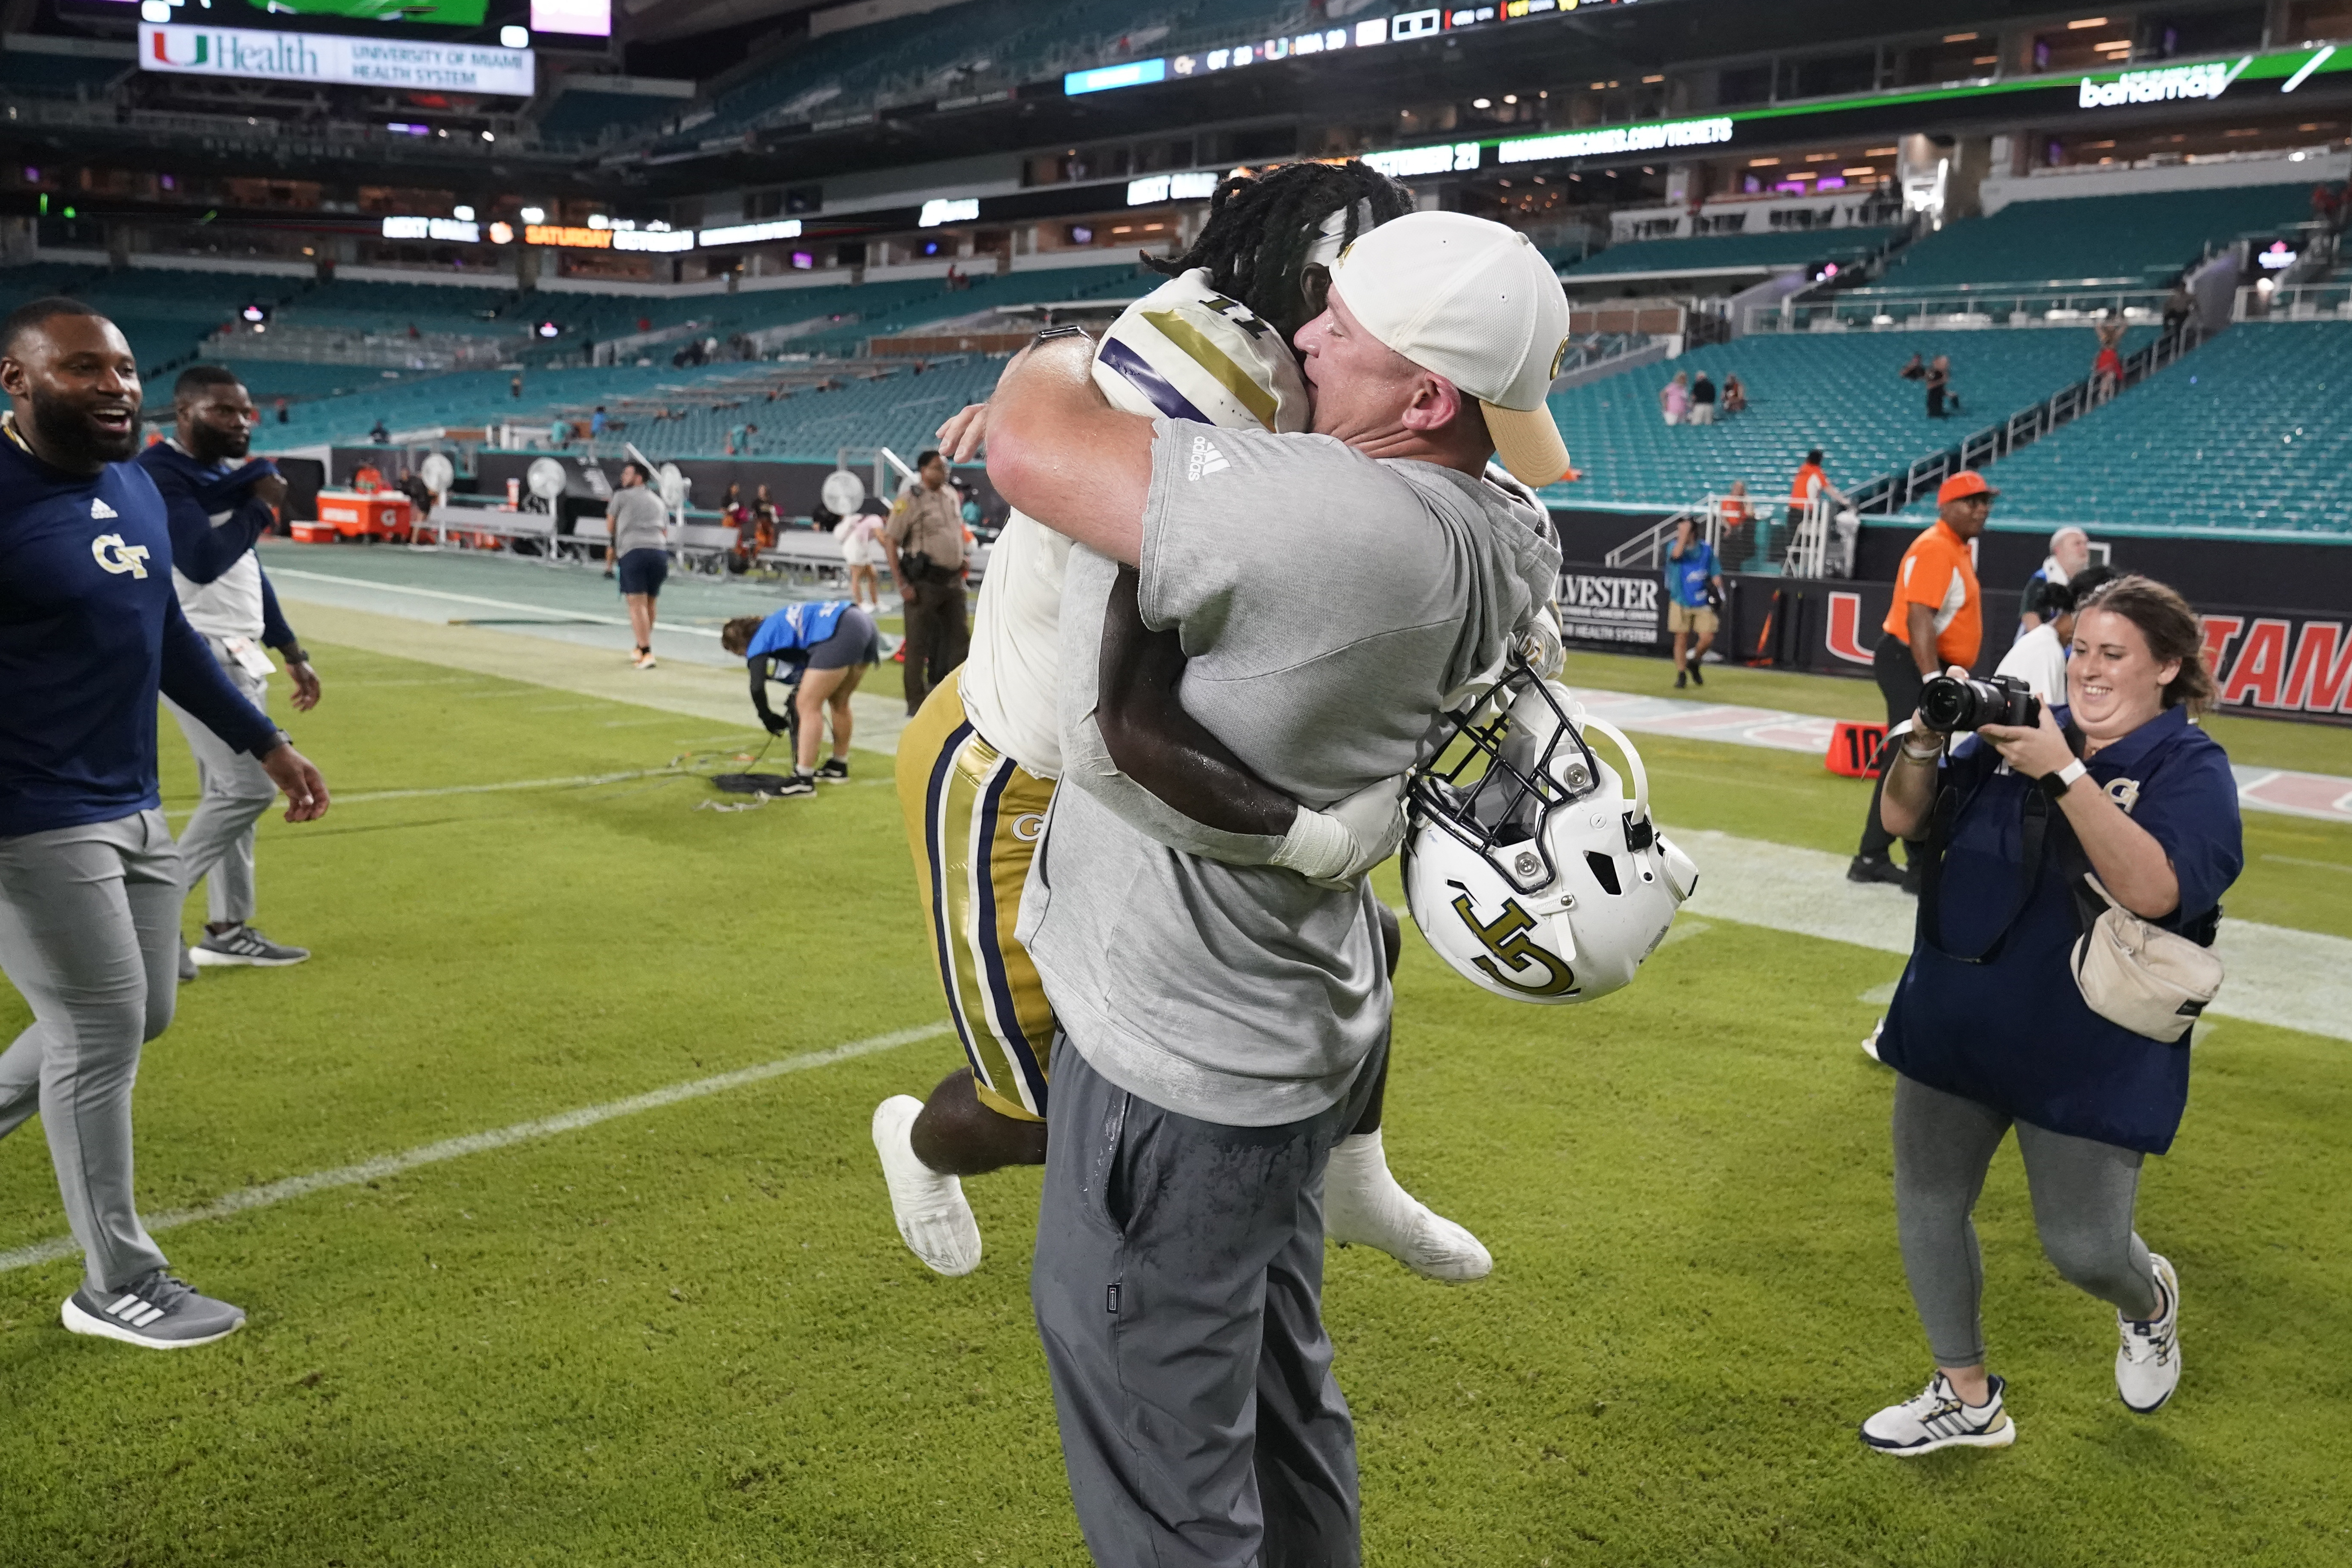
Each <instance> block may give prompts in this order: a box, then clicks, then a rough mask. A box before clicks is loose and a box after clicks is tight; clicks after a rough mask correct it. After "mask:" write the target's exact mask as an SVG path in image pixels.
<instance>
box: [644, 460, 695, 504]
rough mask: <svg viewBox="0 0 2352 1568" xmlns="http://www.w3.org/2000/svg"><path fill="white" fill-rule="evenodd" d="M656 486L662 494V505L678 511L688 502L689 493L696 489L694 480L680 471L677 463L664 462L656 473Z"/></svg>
mask: <svg viewBox="0 0 2352 1568" xmlns="http://www.w3.org/2000/svg"><path fill="white" fill-rule="evenodd" d="M654 488H655V489H656V490H657V491H658V492H659V493H660V495H661V499H662V505H664V506H666V507H667V508H669V510H672V511H676V510H678V509H679V508H680V507H682V506H684V505H685V504H686V498H687V495H688V492H689V491H691V490H692V489H694V481H693V480H692V479H688V478H687V477H686V476H685V475H684V474H682V473H680V472H678V468H677V464H676V463H664V464H663V465H662V466H661V468H659V469H658V470H656V472H655V474H654Z"/></svg>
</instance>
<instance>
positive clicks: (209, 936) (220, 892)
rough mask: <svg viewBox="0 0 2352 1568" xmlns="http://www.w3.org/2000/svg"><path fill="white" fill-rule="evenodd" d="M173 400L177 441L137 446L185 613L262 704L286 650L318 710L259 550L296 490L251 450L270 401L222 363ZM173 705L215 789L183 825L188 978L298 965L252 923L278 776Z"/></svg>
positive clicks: (301, 692)
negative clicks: (195, 893)
mask: <svg viewBox="0 0 2352 1568" xmlns="http://www.w3.org/2000/svg"><path fill="white" fill-rule="evenodd" d="M172 405H173V414H174V416H175V419H174V423H173V430H172V438H171V439H170V440H168V441H158V442H156V443H155V444H154V445H152V446H151V447H148V448H147V449H146V450H145V451H143V452H142V453H140V454H139V466H140V467H141V468H144V469H146V470H147V477H148V478H149V479H152V480H154V481H155V489H156V490H157V491H158V492H159V493H160V494H161V495H162V496H163V507H164V512H165V516H166V517H167V518H168V520H169V521H170V524H171V529H172V586H173V590H174V591H175V592H176V593H177V595H178V596H179V600H180V610H181V613H182V614H183V615H184V616H187V618H188V625H189V626H193V627H194V628H195V632H196V635H197V636H198V637H202V638H204V639H205V647H209V648H210V649H211V650H212V655H213V658H214V659H215V661H216V662H217V663H218V664H219V665H220V667H221V673H222V674H224V675H226V677H227V678H228V679H229V683H230V684H231V685H233V686H235V687H236V689H237V690H238V691H239V692H241V693H242V694H243V695H244V697H245V700H247V701H248V702H250V703H252V704H253V705H254V706H255V707H256V708H258V709H260V710H262V711H263V712H265V713H267V712H268V710H269V676H270V666H269V659H268V656H267V655H265V654H264V653H263V652H262V651H261V650H262V648H264V647H273V648H276V649H278V654H279V657H280V658H284V659H285V661H286V674H287V676H288V678H289V679H291V680H292V681H293V682H294V710H295V711H296V712H298V713H307V712H309V711H310V710H311V709H312V708H314V707H316V706H317V705H318V701H319V677H318V674H317V672H316V671H314V670H313V669H312V668H310V655H309V654H307V653H305V652H303V651H302V645H301V644H300V643H299V642H298V641H296V640H295V637H294V628H293V627H291V626H288V625H287V624H286V617H285V616H284V615H282V614H281V613H280V612H279V611H278V595H277V594H276V593H275V592H274V591H273V590H272V589H271V588H270V586H269V578H268V574H265V573H264V572H263V571H262V570H261V558H260V557H259V556H257V555H256V554H255V553H254V552H253V546H254V542H255V541H256V540H257V539H259V538H260V537H261V536H262V535H263V534H264V533H266V532H267V531H268V530H269V528H270V525H271V524H272V523H274V522H276V521H277V520H278V513H277V510H276V509H277V508H278V506H280V505H282V504H283V503H284V502H285V500H286V481H285V479H282V478H281V477H279V475H278V465H276V464H275V463H272V462H271V461H269V459H268V458H257V459H254V460H252V461H247V456H248V454H249V453H250V452H251V451H252V449H253V427H254V426H256V425H258V424H259V423H260V422H261V414H260V411H259V410H258V409H257V408H255V407H254V405H253V398H252V397H251V396H250V395H248V394H247V392H246V390H245V384H244V383H242V382H240V381H238V380H237V378H236V372H234V371H231V370H228V369H226V368H225V367H224V366H221V365H216V364H196V365H190V366H189V367H188V368H187V369H186V370H184V371H182V372H181V373H180V379H179V380H178V381H177V382H175V383H174V384H173V387H172ZM164 703H165V706H167V707H169V708H170V709H171V710H172V717H173V718H174V719H176V720H178V721H179V723H180V732H181V733H182V734H184V735H185V736H186V737H187V738H188V750H189V751H191V752H194V753H195V759H196V776H197V777H198V779H199V780H201V781H202V784H203V790H204V793H203V796H202V798H201V799H199V800H198V801H197V802H196V810H195V815H194V816H191V817H189V818H188V825H187V826H186V827H185V828H184V829H183V830H182V831H181V834H180V858H181V861H182V868H181V876H182V877H183V878H184V879H185V880H186V883H187V885H188V887H189V888H190V889H194V887H195V885H196V884H197V883H198V882H202V883H204V884H205V917H206V918H205V934H204V936H203V938H202V939H201V940H200V941H198V942H197V943H196V945H195V946H194V948H191V949H188V950H186V951H185V952H184V953H183V955H182V959H181V964H180V978H181V979H182V980H193V979H194V978H195V973H196V967H197V966H198V965H200V964H205V965H209V964H257V965H260V966H262V967H265V968H276V967H280V966H283V965H285V964H289V963H301V962H302V961H303V960H304V959H306V958H308V957H310V950H309V949H307V948H300V947H289V946H288V945H286V944H285V943H284V942H272V941H270V940H269V939H268V937H266V936H264V935H262V934H261V932H260V931H257V930H256V929H255V927H254V924H253V917H254V913H255V907H256V906H255V894H254V886H253V825H254V824H255V823H257V822H258V821H259V820H260V819H261V814H262V813H263V812H265V811H267V810H268V809H269V803H270V802H271V801H272V800H275V799H276V798H277V796H278V786H277V785H276V784H273V783H272V782H271V781H270V777H269V775H268V773H264V772H263V771H262V768H261V763H260V762H259V761H258V760H257V758H255V757H254V756H252V755H251V754H249V753H247V752H243V751H240V750H239V749H237V747H236V746H235V745H234V744H232V743H231V742H228V741H226V740H223V739H222V738H221V737H220V736H218V735H215V733H213V731H212V730H211V728H210V727H209V726H207V725H206V724H205V721H203V720H201V719H199V718H197V717H196V716H195V715H194V713H191V712H189V711H188V710H186V709H185V708H183V707H181V706H180V705H179V704H178V703H176V702H173V701H172V700H171V699H169V698H165V699H164Z"/></svg>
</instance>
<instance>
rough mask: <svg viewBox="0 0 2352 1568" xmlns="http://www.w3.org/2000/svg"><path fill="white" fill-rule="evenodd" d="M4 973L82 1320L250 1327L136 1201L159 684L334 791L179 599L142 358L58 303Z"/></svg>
mask: <svg viewBox="0 0 2352 1568" xmlns="http://www.w3.org/2000/svg"><path fill="white" fill-rule="evenodd" d="M0 388H5V390H6V392H7V395H8V403H9V412H8V415H7V417H6V420H5V426H0V437H5V438H0V690H5V691H6V692H7V694H8V700H7V702H6V703H5V704H0V971H5V973H6V974H7V976H8V979H9V980H10V981H11V982H12V983H14V984H15V985H16V989H17V990H18V991H19V992H21V993H23V994H24V997H25V1000H26V1003H27V1004H28V1005H30V1006H31V1008H32V1010H33V1024H32V1026H31V1027H30V1028H28V1029H26V1031H25V1032H24V1033H23V1034H21V1035H19V1036H17V1037H16V1043H15V1044H13V1045H11V1046H10V1047H8V1048H7V1050H6V1052H5V1053H0V1135H5V1134H6V1133H8V1132H12V1131H16V1129H17V1128H18V1127H21V1126H23V1125H24V1124H25V1122H26V1120H27V1119H28V1118H30V1117H31V1116H32V1114H33V1113H34V1112H35V1111H36V1110H37V1111H39V1112H40V1113H41V1126H42V1129H43V1131H46V1132H47V1134H48V1140H49V1153H50V1157H51V1159H52V1160H53V1161H54V1162H55V1163H56V1166H57V1172H58V1191H59V1194H61V1195H62V1197H63V1198H64V1200H65V1209H66V1219H67V1222H68V1224H69V1225H70V1226H72V1229H73V1234H74V1239H75V1240H76V1241H78V1242H79V1243H80V1244H81V1248H82V1255H83V1258H84V1259H85V1262H84V1273H83V1283H82V1287H81V1289H79V1290H76V1291H75V1292H74V1293H73V1295H72V1296H71V1297H69V1298H68V1300H67V1301H66V1303H65V1305H64V1307H63V1308H62V1309H61V1311H60V1316H62V1317H63V1319H64V1320H65V1326H66V1327H67V1328H68V1330H70V1331H73V1332H75V1333H78V1334H96V1335H100V1336H102V1337H104V1338H107V1339H115V1340H122V1341H125V1342H129V1343H131V1344H136V1345H145V1346H147V1347H149V1348H151V1349H154V1350H174V1349H178V1348H180V1347H183V1346H186V1345H197V1344H205V1343H207V1342H210V1341H213V1340H216V1339H219V1338H221V1337H222V1336H223V1335H225V1334H227V1333H230V1332H232V1331H235V1330H236V1326H237V1325H238V1324H240V1323H242V1322H244V1321H245V1312H244V1310H243V1309H241V1308H237V1307H233V1306H231V1305H229V1304H228V1303H227V1302H226V1301H217V1300H213V1299H212V1298H210V1297H208V1296H200V1295H198V1294H197V1293H196V1292H195V1291H194V1290H193V1289H190V1288H189V1287H188V1285H187V1284H186V1283H185V1282H184V1281H183V1280H180V1279H174V1278H173V1277H172V1276H171V1275H170V1274H168V1273H166V1272H165V1271H164V1258H163V1253H162V1252H161V1251H159V1250H158V1249H157V1248H156V1246H155V1244H154V1242H152V1240H150V1239H149V1238H148V1236H147V1230H146V1227H145V1226H142V1225H141V1224H140V1223H139V1211H138V1206H137V1205H136V1204H135V1203H134V1202H133V1200H132V1196H131V1083H132V1081H133V1080H134V1079H136V1078H137V1077H138V1073H139V1049H140V1047H141V1046H142V1044H143V1043H144V1042H146V1041H148V1040H152V1039H153V1038H154V1037H156V1036H158V1035H160V1034H162V1033H163V1031H164V1029H165V1028H166V1027H168V1026H170V1024H171V1022H172V1005H173V1000H174V996H175V993H176V988H177V975H178V970H179V957H180V904H181V900H182V887H181V882H180V855H179V851H178V850H177V849H176V848H175V847H173V843H172V835H171V830H170V829H169V828H167V827H166V826H164V823H163V803H162V797H161V795H159V794H158V792H157V789H156V784H155V693H156V689H157V687H158V685H159V684H160V685H161V687H162V689H163V690H165V691H167V692H169V693H170V694H171V697H172V700H173V701H174V702H176V703H178V704H179V705H180V706H181V707H183V708H185V709H186V710H188V711H189V712H191V713H193V714H194V715H195V716H196V717H197V718H198V719H199V720H201V721H203V722H204V723H205V725H206V726H207V727H209V728H210V729H211V730H212V731H214V732H215V733H216V734H217V735H219V736H220V737H221V738H222V739H223V740H225V741H226V742H229V743H230V744H231V745H234V746H236V747H237V748H238V749H240V750H241V751H243V752H247V754H249V755H251V756H254V757H257V758H258V759H259V760H260V763H261V766H262V769H263V771H265V772H266V773H268V775H269V777H270V779H271V780H272V782H274V783H275V784H277V785H278V788H280V789H282V790H284V791H285V792H286V795H287V811H286V816H287V820H288V821H289V822H308V821H310V820H311V819H312V818H314V817H317V816H322V815H324V813H325V812H326V809H327V785H326V781H325V780H323V779H321V778H320V776H319V770H318V769H316V768H314V767H312V766H311V765H310V763H309V761H308V760H307V759H305V758H304V757H303V756H302V755H301V753H300V752H297V751H295V750H294V748H293V746H292V745H290V744H289V742H287V739H286V737H285V736H284V735H283V734H282V733H280V732H279V731H278V730H277V729H276V728H275V727H274V726H273V725H271V723H270V722H269V720H268V717H266V716H265V715H264V714H263V713H262V712H261V710H259V709H257V708H256V707H254V706H253V704H252V703H250V702H247V700H245V699H244V698H243V697H242V696H241V695H239V694H238V692H237V689H236V687H234V686H232V685H230V684H229V682H228V678H227V677H226V676H225V675H223V674H222V673H221V668H220V666H219V665H218V664H216V663H215V662H214V659H213V655H212V650H211V649H209V648H207V647H205V643H204V639H203V638H201V637H197V636H196V634H195V633H194V631H193V630H191V629H190V628H189V626H188V623H187V619H186V617H185V616H183V615H182V614H181V612H180V602H179V600H178V598H177V597H175V596H174V595H173V592H172V576H171V571H170V567H171V562H172V536H171V531H170V529H169V526H168V525H167V523H166V522H165V521H164V510H163V497H162V496H161V495H159V494H158V493H157V492H156V489H155V485H154V482H153V481H152V479H149V478H148V477H147V473H146V470H144V469H143V468H139V467H138V466H137V465H135V464H133V463H131V461H129V458H131V453H132V451H133V450H134V449H135V447H136V446H137V443H138V440H139V362H138V361H137V360H136V359H135V358H133V357H132V355H131V345H130V344H129V343H127V342H124V341H123V337H122V334H121V332H120V331H117V330H116V329H115V326H114V323H113V322H111V321H108V320H107V319H106V318H105V317H103V316H101V315H100V314H99V313H98V312H97V311H95V310H91V309H90V308H89V306H87V305H84V304H82V303H80V302H79V300H56V299H52V300H34V301H33V302H32V303H30V304H28V305H24V306H20V307H18V308H17V310H16V311H15V312H13V313H12V314H11V315H10V316H9V317H8V318H7V320H6V321H5V323H4V324H0Z"/></svg>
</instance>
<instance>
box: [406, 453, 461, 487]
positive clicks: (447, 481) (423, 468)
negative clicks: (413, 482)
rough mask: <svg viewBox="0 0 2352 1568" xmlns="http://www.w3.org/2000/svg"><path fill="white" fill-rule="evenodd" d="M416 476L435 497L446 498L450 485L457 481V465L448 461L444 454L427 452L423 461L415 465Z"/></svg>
mask: <svg viewBox="0 0 2352 1568" xmlns="http://www.w3.org/2000/svg"><path fill="white" fill-rule="evenodd" d="M416 474H417V477H418V478H419V479H423V480H424V481H425V489H428V490H431V491H432V492H433V493H434V494H435V495H436V496H446V495H447V494H448V493H449V487H450V485H452V484H453V483H455V482H456V481H457V464H455V463H453V462H451V461H450V460H449V455H448V454H447V453H446V452H427V453H426V454H425V461H423V462H421V463H419V464H417V465H416Z"/></svg>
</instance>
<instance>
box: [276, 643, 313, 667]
mask: <svg viewBox="0 0 2352 1568" xmlns="http://www.w3.org/2000/svg"><path fill="white" fill-rule="evenodd" d="M278 658H282V659H284V660H285V661H286V662H287V663H289V664H308V663H310V654H309V652H308V651H306V650H305V649H304V648H303V647H302V645H301V644H300V643H298V642H290V643H288V644H287V645H286V646H285V647H281V648H279V649H278Z"/></svg>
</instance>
